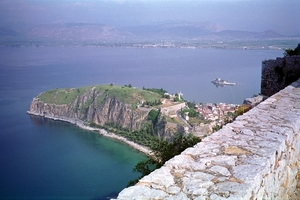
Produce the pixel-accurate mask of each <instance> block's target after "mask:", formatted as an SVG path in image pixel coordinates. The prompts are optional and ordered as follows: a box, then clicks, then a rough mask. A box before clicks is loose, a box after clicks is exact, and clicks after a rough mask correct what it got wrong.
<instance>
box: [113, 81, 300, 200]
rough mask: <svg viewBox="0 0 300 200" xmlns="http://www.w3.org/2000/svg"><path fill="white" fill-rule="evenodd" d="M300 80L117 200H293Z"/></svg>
mask: <svg viewBox="0 0 300 200" xmlns="http://www.w3.org/2000/svg"><path fill="white" fill-rule="evenodd" d="M299 129H300V79H299V80H298V81H296V82H294V83H293V84H291V85H290V86H288V87H286V88H284V89H283V90H281V91H279V92H278V93H276V94H274V95H273V96H271V97H269V98H268V99H266V100H265V101H263V102H262V103H260V104H259V105H257V106H256V107H254V108H253V109H251V110H250V111H248V112H246V113H244V114H243V115H241V116H238V117H237V118H236V120H235V121H234V122H232V123H229V124H227V125H225V126H224V127H223V128H222V129H220V130H219V131H217V132H215V133H213V134H211V135H210V136H208V137H206V138H204V139H203V140H202V142H200V143H198V144H196V145H195V146H194V147H191V148H188V149H186V150H185V151H184V152H182V153H181V154H180V155H178V156H175V157H174V158H172V159H170V160H169V161H167V162H166V163H165V165H164V166H163V167H161V168H160V169H157V170H155V171H154V172H152V173H151V174H149V175H148V176H145V177H143V178H142V179H141V180H140V181H139V182H138V183H137V184H136V185H135V186H132V187H129V188H125V189H124V190H122V191H121V192H120V193H119V195H118V197H117V199H118V200H133V199H138V200H143V199H145V200H146V199H147V200H148V199H156V200H159V199H167V200H171V199H181V200H185V199H194V200H205V199H214V200H222V199H227V200H228V199H230V200H233V199H234V200H236V199H292V196H293V193H294V191H295V190H296V185H297V174H298V169H299V166H300V165H299V164H300V163H299V161H300V136H299Z"/></svg>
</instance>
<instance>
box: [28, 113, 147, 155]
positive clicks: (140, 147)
mask: <svg viewBox="0 0 300 200" xmlns="http://www.w3.org/2000/svg"><path fill="white" fill-rule="evenodd" d="M26 113H27V114H29V115H34V116H39V117H45V118H47V119H52V120H55V121H62V122H68V123H70V124H74V125H76V126H78V127H79V128H81V129H84V130H88V131H97V132H98V133H99V134H100V135H102V136H104V137H108V138H111V139H114V140H118V141H120V142H123V143H124V144H127V145H129V146H130V147H131V148H133V149H135V150H137V151H140V152H142V153H144V154H145V155H146V156H148V157H153V154H152V151H151V150H149V149H148V148H147V147H145V146H143V145H140V144H137V143H135V142H133V141H130V140H128V139H127V138H125V137H122V136H119V135H117V134H115V133H112V132H107V131H106V130H105V129H100V128H94V127H90V126H86V125H84V123H83V121H81V120H79V119H74V118H68V117H54V116H50V115H47V114H40V113H36V112H32V111H27V112H26Z"/></svg>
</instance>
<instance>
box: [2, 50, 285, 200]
mask: <svg viewBox="0 0 300 200" xmlns="http://www.w3.org/2000/svg"><path fill="white" fill-rule="evenodd" d="M281 55H282V52H281V51H266V50H252V51H248V50H229V49H228V50H220V49H154V48H153V49H133V48H130V49H126V48H97V47H39V48H37V47H19V48H11V47H0V119H1V120H0V131H1V132H0V158H1V159H0V199H99V200H100V199H109V198H111V197H114V196H115V195H117V193H118V192H120V191H121V190H122V189H123V188H124V187H126V185H127V183H128V181H129V180H131V179H134V178H136V177H137V176H138V174H134V173H132V168H133V167H134V165H135V164H136V163H137V162H138V161H141V160H143V159H145V158H146V157H145V156H144V155H143V154H141V153H139V152H137V151H135V150H133V149H131V148H130V147H128V146H126V145H124V144H122V143H120V142H117V141H114V140H111V139H107V138H104V137H102V136H100V135H99V134H97V133H95V132H89V131H84V130H81V129H79V128H77V127H74V126H73V125H70V124H68V123H63V122H57V121H53V120H46V119H43V118H39V117H30V116H29V115H27V114H26V111H27V110H28V107H29V105H30V102H31V100H32V98H33V97H35V96H37V95H38V94H39V93H40V92H42V91H45V90H48V89H52V88H68V87H80V86H85V85H96V84H110V83H113V84H118V85H125V84H132V85H133V86H136V87H140V88H141V87H143V86H145V87H155V88H164V89H166V90H167V91H169V92H170V93H175V92H180V91H181V92H182V93H183V94H184V98H186V99H187V100H189V101H196V102H228V103H241V102H242V101H243V99H245V98H247V97H249V96H252V95H253V94H257V93H259V87H260V70H261V61H262V60H265V59H270V58H276V57H278V56H281ZM216 77H221V78H223V79H227V80H229V81H231V82H237V83H238V85H237V86H234V87H223V88H216V87H215V86H214V85H213V84H212V83H211V82H210V81H211V80H213V79H214V78H216Z"/></svg>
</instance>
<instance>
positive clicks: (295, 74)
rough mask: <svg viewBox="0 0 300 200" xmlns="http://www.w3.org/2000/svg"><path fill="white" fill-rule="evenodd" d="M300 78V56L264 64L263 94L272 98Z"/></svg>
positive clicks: (264, 62) (268, 61)
mask: <svg viewBox="0 0 300 200" xmlns="http://www.w3.org/2000/svg"><path fill="white" fill-rule="evenodd" d="M298 78H300V56H286V57H283V58H277V59H276V60H265V61H263V62H262V73H261V94H263V95H266V96H271V95H273V94H275V93H276V92H278V91H279V90H281V89H283V88H285V87H286V86H288V85H290V84H291V83H292V82H294V81H296V80H297V79H298Z"/></svg>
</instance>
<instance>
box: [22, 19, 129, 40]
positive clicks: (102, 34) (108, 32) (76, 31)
mask: <svg viewBox="0 0 300 200" xmlns="http://www.w3.org/2000/svg"><path fill="white" fill-rule="evenodd" d="M26 36H27V37H29V38H36V39H55V40H74V41H75V40H76V41H86V40H119V39H124V38H127V37H130V36H131V34H130V33H128V32H126V31H121V30H119V29H117V28H115V27H112V26H107V25H103V24H86V23H60V24H47V25H39V26H36V27H34V28H31V29H30V30H29V31H28V32H27V33H26Z"/></svg>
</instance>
